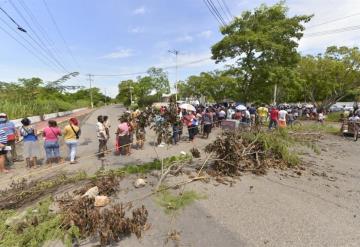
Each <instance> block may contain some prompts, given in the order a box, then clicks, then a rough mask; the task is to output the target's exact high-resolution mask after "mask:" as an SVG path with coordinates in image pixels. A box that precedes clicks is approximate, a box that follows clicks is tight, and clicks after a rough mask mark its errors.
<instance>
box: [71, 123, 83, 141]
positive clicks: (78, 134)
mask: <svg viewBox="0 0 360 247" xmlns="http://www.w3.org/2000/svg"><path fill="white" fill-rule="evenodd" d="M70 127H71V129H72V130H73V131H74V133H75V136H76V139H79V138H80V133H81V130H80V128H79V131H75V130H74V127H73V126H72V125H71V124H70Z"/></svg>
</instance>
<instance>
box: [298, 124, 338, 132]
mask: <svg viewBox="0 0 360 247" xmlns="http://www.w3.org/2000/svg"><path fill="white" fill-rule="evenodd" d="M291 130H294V131H299V132H305V131H308V132H320V133H327V134H339V133H340V127H336V126H334V125H332V124H328V123H326V122H325V123H324V124H319V123H311V124H303V125H296V126H293V128H292V129H291Z"/></svg>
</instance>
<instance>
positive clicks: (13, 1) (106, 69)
mask: <svg viewBox="0 0 360 247" xmlns="http://www.w3.org/2000/svg"><path fill="white" fill-rule="evenodd" d="M223 2H225V3H226V4H227V6H228V8H229V10H230V12H231V15H233V16H236V15H239V14H240V13H241V12H242V11H244V10H251V9H253V8H255V7H257V6H259V5H260V4H261V3H265V4H268V5H270V4H274V3H276V2H277V1H275V0H266V1H258V0H213V3H214V4H215V5H216V6H217V8H218V9H219V12H220V13H221V14H222V15H223V16H224V19H225V21H227V20H228V19H229V15H230V14H229V13H228V12H227V10H226V7H225V6H224V5H221V6H220V5H219V4H222V3H223ZM287 5H288V6H289V9H290V12H289V14H290V15H295V14H314V15H315V16H314V18H313V20H312V21H311V22H310V23H309V24H307V27H308V29H307V30H306V33H305V37H304V38H303V39H302V40H301V42H300V46H299V51H300V52H301V53H303V54H317V53H319V52H323V51H324V49H325V48H326V47H327V46H330V45H347V46H359V44H358V41H359V40H360V28H357V27H356V26H357V25H358V24H357V23H359V21H360V1H359V0H342V1H339V0H288V1H287ZM0 6H1V7H2V8H3V9H4V10H5V11H7V12H8V13H9V14H10V16H12V17H13V18H14V20H15V21H16V22H17V23H19V25H20V26H22V27H23V28H25V29H26V30H27V31H28V33H27V34H25V33H22V32H20V31H17V29H16V28H17V27H16V25H15V24H14V23H12V22H11V20H9V18H8V17H7V16H6V15H5V14H4V13H3V12H0V39H1V45H0V81H16V80H17V78H24V77H25V78H26V77H33V76H37V77H41V78H43V79H44V80H45V81H48V80H54V79H56V78H59V77H61V75H63V74H64V73H65V72H64V70H66V71H79V72H80V73H81V75H80V76H79V77H78V78H77V79H75V80H72V81H71V82H69V84H72V85H82V86H87V85H88V82H87V81H86V78H85V75H86V74H87V73H91V74H95V75H114V74H116V75H119V74H120V75H122V74H132V73H137V72H143V71H146V70H147V69H148V68H149V67H151V66H158V67H171V66H173V65H174V64H175V56H174V55H171V54H170V53H168V50H172V49H177V50H179V51H180V54H179V64H181V65H182V66H180V68H179V79H185V78H187V77H188V76H189V75H192V74H198V73H200V72H201V71H210V70H213V69H215V68H221V65H215V64H214V63H213V61H211V60H209V59H208V60H207V58H209V57H210V55H211V54H210V47H211V45H213V44H214V43H216V42H217V41H219V40H220V39H221V34H220V33H219V24H218V22H217V21H216V19H215V18H214V17H213V16H212V15H211V13H210V11H209V10H208V9H207V7H206V5H205V3H204V1H203V0H181V1H180V0H131V1H130V0H61V1H58V0H0ZM47 8H48V9H49V10H50V13H52V16H53V19H54V21H53V20H52V19H51V16H50V15H49V12H48V11H47ZM221 8H223V10H224V12H225V13H228V16H227V17H226V15H225V13H224V12H222V9H221ZM326 23H327V24H326ZM348 27H350V28H348ZM342 28H348V29H347V30H349V31H347V32H340V31H337V32H335V33H334V32H333V31H331V32H330V33H331V34H328V35H324V33H323V32H324V31H327V30H336V29H340V30H342ZM58 29H59V30H60V34H59V32H58V31H57V30H58ZM325 33H326V32H325ZM10 35H11V36H12V37H13V38H16V40H18V41H20V42H21V43H22V45H20V44H19V43H17V41H15V40H14V39H13V38H12V37H11V36H10ZM39 39H40V40H39ZM64 41H65V42H64ZM24 46H25V47H27V49H26V48H24ZM188 63H190V64H188ZM184 64H188V65H186V66H185V65H184ZM60 67H61V68H60ZM62 67H63V68H62ZM167 72H168V74H169V78H170V80H171V81H172V82H173V81H174V80H175V70H174V69H173V68H169V69H167ZM136 76H137V75H124V76H118V77H110V76H109V77H95V81H94V84H95V86H97V87H99V88H101V89H102V91H103V92H105V91H106V93H107V94H108V95H110V96H115V95H116V94H117V84H118V83H119V81H120V80H125V79H129V78H136Z"/></svg>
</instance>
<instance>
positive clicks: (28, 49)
mask: <svg viewBox="0 0 360 247" xmlns="http://www.w3.org/2000/svg"><path fill="white" fill-rule="evenodd" d="M0 20H1V21H4V19H2V18H0ZM0 29H1V30H2V31H3V32H4V33H6V34H7V35H8V36H9V37H10V38H12V39H13V40H14V41H15V42H17V43H18V44H19V45H20V46H22V47H23V48H24V49H25V50H27V51H28V52H29V53H30V54H32V55H33V56H35V57H36V58H37V59H39V61H41V62H42V63H43V64H45V65H47V66H49V67H50V68H51V70H53V71H54V72H56V73H59V71H58V68H57V67H55V68H56V69H54V68H53V67H52V66H50V65H49V63H48V62H46V61H45V60H43V59H42V58H41V57H39V56H38V54H36V53H35V52H34V51H33V50H31V49H30V48H29V47H27V46H26V45H25V44H24V43H22V42H21V41H19V40H18V39H17V38H16V37H15V36H13V35H12V34H11V33H10V32H8V31H7V30H6V29H5V28H3V27H2V26H0ZM27 42H29V41H27ZM32 47H33V46H32Z"/></svg>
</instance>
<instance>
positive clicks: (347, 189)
mask: <svg viewBox="0 0 360 247" xmlns="http://www.w3.org/2000/svg"><path fill="white" fill-rule="evenodd" d="M123 111H124V109H123V108H122V107H121V106H117V105H115V106H114V105H112V106H108V107H105V108H102V109H98V110H96V111H95V112H93V113H92V114H91V115H90V116H89V117H88V118H87V120H86V121H85V122H84V123H83V126H82V137H81V139H80V145H79V150H78V154H79V157H80V160H79V161H80V162H79V164H76V165H69V164H65V165H58V166H55V167H52V168H49V169H48V170H46V169H47V168H45V167H44V168H41V169H39V170H36V171H35V172H34V174H32V175H30V176H31V177H33V178H34V177H38V176H49V175H51V174H54V173H56V172H58V171H60V170H67V171H73V172H74V171H79V170H85V171H87V172H89V173H91V172H95V171H96V170H97V169H98V168H100V167H101V166H102V165H105V168H106V169H110V168H116V167H121V166H124V165H126V164H128V163H136V162H137V163H139V162H141V161H149V160H152V159H153V158H156V157H157V155H159V156H161V157H166V156H171V155H177V154H179V153H180V151H186V152H188V151H189V149H190V148H192V147H193V146H195V147H198V148H199V149H200V150H202V149H203V147H204V146H205V144H206V143H208V142H209V141H211V140H212V139H214V138H215V137H216V134H217V133H219V131H218V130H215V131H214V133H212V134H211V137H210V139H209V140H204V139H197V140H196V141H195V143H187V142H184V141H183V142H182V143H180V144H179V145H176V146H169V147H164V148H158V147H154V146H153V145H152V142H153V140H154V139H155V135H154V133H153V132H151V131H148V133H147V141H146V146H145V149H144V150H133V154H132V155H131V156H129V157H123V156H114V155H112V154H109V155H107V157H106V159H105V160H104V161H100V160H98V159H97V158H96V157H95V156H94V154H95V153H96V152H97V145H98V143H97V139H96V132H95V124H96V118H97V116H98V115H108V116H109V117H110V121H111V123H112V127H111V133H114V132H115V129H116V128H115V126H116V123H117V118H118V116H119V115H121V113H122V112H123ZM184 134H186V133H184ZM113 143H114V135H112V136H111V139H110V141H109V148H111V147H113ZM359 145H360V143H354V142H353V141H351V140H349V139H344V138H342V137H339V136H326V137H324V138H323V139H322V140H321V141H320V143H319V146H320V149H321V150H322V152H321V154H320V155H316V154H314V153H312V152H311V151H310V150H305V151H304V152H303V159H304V161H305V162H306V170H305V171H303V172H302V174H301V175H300V176H299V175H298V174H295V173H294V172H293V171H291V170H288V171H278V170H275V171H270V172H269V174H268V175H265V176H254V175H249V174H247V175H244V176H243V177H241V180H240V181H237V182H236V183H235V184H234V186H232V187H230V186H225V185H222V184H220V185H219V184H217V183H216V182H215V181H211V182H210V183H202V182H197V183H191V184H188V185H187V187H186V190H195V191H197V192H199V193H201V194H204V195H206V196H207V199H203V200H198V201H196V202H195V203H194V204H192V205H190V206H188V207H186V208H185V209H184V210H180V212H179V213H178V214H177V215H176V217H175V220H174V221H173V222H171V216H170V215H167V214H165V213H164V211H163V209H162V208H160V207H159V205H157V204H156V202H155V199H154V198H153V197H148V198H146V199H145V200H142V201H139V202H138V203H137V205H135V206H140V205H141V204H144V205H145V206H146V207H147V208H148V210H149V223H151V225H152V226H151V228H150V229H149V230H148V231H146V232H145V233H144V236H143V238H142V239H140V240H138V239H137V238H136V237H134V236H132V237H129V238H125V239H124V240H122V241H121V242H120V243H119V244H117V245H115V246H129V247H130V246H132V247H133V246H142V247H144V246H146V247H151V246H195V247H202V246H209V247H217V246H221V247H233V246H274V247H278V246H280V247H281V246H284V247H287V246H295V247H302V246H304V247H308V246H329V247H333V246H334V247H335V246H344V247H345V246H360V189H359V188H360V187H359V186H360V163H359V155H358V153H359V148H360V146H359ZM155 150H156V152H155ZM64 152H65V150H62V153H63V154H65V153H64ZM204 157H205V156H204V155H203V156H202V158H201V159H202V160H197V162H202V161H203V159H204ZM21 166H23V164H18V165H16V167H15V170H16V169H19V170H18V171H19V172H18V175H27V176H29V172H28V171H27V170H25V169H24V168H22V169H21ZM20 171H23V172H22V173H21V172H20ZM4 178H5V177H4ZM135 179H136V177H134V176H132V177H129V178H126V179H123V180H122V181H121V183H120V188H121V189H122V190H121V191H120V192H119V194H118V195H117V201H119V202H124V201H125V202H126V201H128V200H132V199H134V198H138V197H139V196H142V195H144V194H146V193H148V192H149V191H150V190H151V189H152V188H151V187H150V186H146V187H145V188H141V189H134V187H133V186H132V183H133V181H134V180H135ZM147 179H148V181H153V182H154V183H156V181H157V180H156V179H155V178H153V177H152V176H148V178H147ZM179 179H184V178H181V177H174V178H170V179H169V180H168V182H169V183H174V182H175V181H176V180H179ZM5 181H6V180H5ZM2 182H4V179H3V180H2ZM178 192H179V191H176V192H175V193H178ZM171 229H173V230H176V231H178V232H179V233H180V240H179V241H175V242H174V241H169V242H168V243H167V244H166V245H165V244H164V243H165V239H166V236H167V233H168V232H169V230H171ZM94 244H96V243H95V242H83V243H82V246H94ZM52 246H57V245H52Z"/></svg>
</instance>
